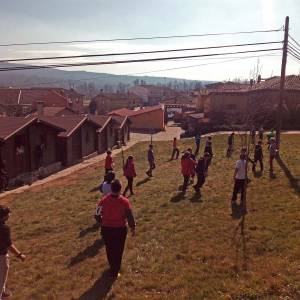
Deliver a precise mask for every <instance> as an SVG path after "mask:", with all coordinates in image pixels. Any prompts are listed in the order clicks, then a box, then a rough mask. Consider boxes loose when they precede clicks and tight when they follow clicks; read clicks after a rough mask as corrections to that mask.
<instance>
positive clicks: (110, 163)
mask: <svg viewBox="0 0 300 300" xmlns="http://www.w3.org/2000/svg"><path fill="white" fill-rule="evenodd" d="M113 169H114V160H113V158H112V156H111V151H110V150H108V151H107V152H106V158H105V174H107V173H108V172H109V171H113Z"/></svg>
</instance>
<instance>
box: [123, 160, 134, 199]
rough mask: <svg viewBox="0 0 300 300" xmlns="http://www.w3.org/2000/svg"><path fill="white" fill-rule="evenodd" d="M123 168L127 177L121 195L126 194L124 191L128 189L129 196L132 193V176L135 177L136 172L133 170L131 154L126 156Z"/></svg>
mask: <svg viewBox="0 0 300 300" xmlns="http://www.w3.org/2000/svg"><path fill="white" fill-rule="evenodd" d="M123 170H124V176H125V177H126V178H127V186H126V188H125V190H124V192H123V196H126V193H127V191H128V190H129V191H130V196H132V195H134V192H133V178H134V177H136V172H135V167H134V161H133V156H132V155H129V156H128V158H127V160H126V163H125V166H124V168H123Z"/></svg>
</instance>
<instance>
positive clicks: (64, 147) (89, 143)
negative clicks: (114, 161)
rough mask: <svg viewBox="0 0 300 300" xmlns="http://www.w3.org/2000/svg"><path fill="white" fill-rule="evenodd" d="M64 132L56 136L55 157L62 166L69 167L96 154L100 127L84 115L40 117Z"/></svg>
mask: <svg viewBox="0 0 300 300" xmlns="http://www.w3.org/2000/svg"><path fill="white" fill-rule="evenodd" d="M41 119H42V120H46V121H47V122H48V123H50V124H57V125H58V126H59V127H61V128H63V129H64V130H65V131H64V132H61V133H60V134H59V135H58V139H57V155H58V157H59V160H60V161H61V162H62V164H63V165H64V166H70V165H73V164H76V163H78V162H80V161H81V160H83V159H86V158H89V157H91V156H94V155H96V154H97V153H98V133H97V130H98V129H99V128H100V125H99V124H98V123H96V122H94V121H93V120H91V119H89V118H88V117H87V116H86V115H74V116H60V117H42V118H41Z"/></svg>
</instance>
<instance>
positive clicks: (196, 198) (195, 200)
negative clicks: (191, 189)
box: [190, 192, 202, 203]
mask: <svg viewBox="0 0 300 300" xmlns="http://www.w3.org/2000/svg"><path fill="white" fill-rule="evenodd" d="M190 201H191V202H193V203H199V202H202V199H201V193H200V192H195V194H194V195H193V196H192V197H191V198H190Z"/></svg>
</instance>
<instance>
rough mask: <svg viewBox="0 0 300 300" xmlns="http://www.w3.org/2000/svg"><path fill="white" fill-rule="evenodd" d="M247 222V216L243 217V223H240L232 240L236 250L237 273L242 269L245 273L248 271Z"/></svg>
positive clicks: (232, 245) (235, 267)
mask: <svg viewBox="0 0 300 300" xmlns="http://www.w3.org/2000/svg"><path fill="white" fill-rule="evenodd" d="M245 221H246V217H245V215H243V216H242V219H241V221H240V222H239V224H238V225H237V226H236V228H235V230H234V233H233V238H232V244H231V247H234V248H235V249H234V250H235V265H234V271H235V272H236V273H239V272H240V267H241V268H242V270H243V271H247V270H248V260H249V258H248V253H247V244H246V234H245ZM239 229H240V232H239ZM239 233H240V234H239Z"/></svg>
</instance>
